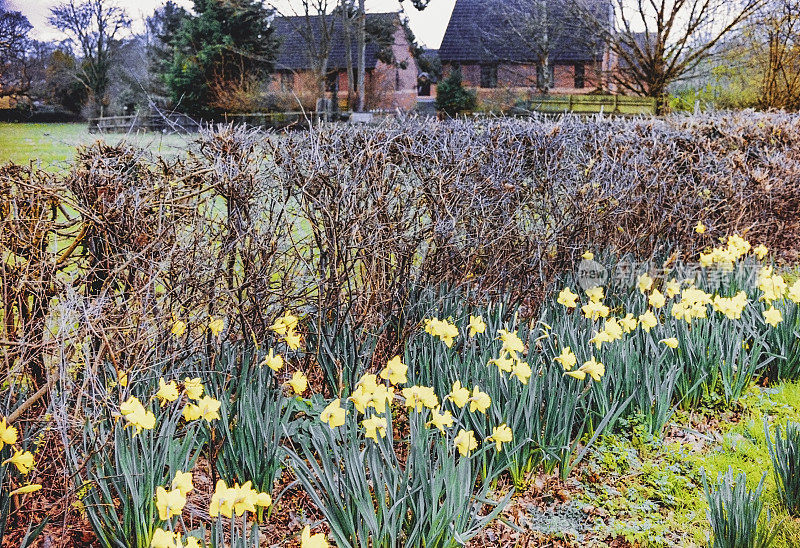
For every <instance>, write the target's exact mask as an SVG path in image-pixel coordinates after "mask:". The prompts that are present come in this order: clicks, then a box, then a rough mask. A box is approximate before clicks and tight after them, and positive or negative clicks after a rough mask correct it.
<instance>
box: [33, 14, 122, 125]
mask: <svg viewBox="0 0 800 548" xmlns="http://www.w3.org/2000/svg"><path fill="white" fill-rule="evenodd" d="M48 21H49V23H50V24H51V25H52V26H54V27H55V28H57V29H58V30H60V31H61V32H63V33H64V34H65V35H66V36H67V38H68V40H69V41H70V42H71V43H72V44H73V45H74V46H75V47H76V48H78V49H79V50H80V53H81V57H82V62H81V63H80V64H79V65H78V70H77V73H76V77H77V78H78V80H80V82H81V83H82V84H83V85H84V86H85V87H86V90H87V91H88V92H89V95H90V99H91V101H92V111H93V112H92V114H93V115H95V116H102V115H103V107H104V105H105V104H107V102H108V97H107V92H108V86H109V77H108V75H109V70H110V68H111V64H112V57H113V51H114V48H115V46H116V45H117V41H118V39H119V38H120V35H121V34H122V32H124V31H125V30H126V29H128V28H130V25H131V20H130V18H129V17H128V15H127V13H126V12H125V10H124V9H123V8H121V7H119V6H116V5H114V4H113V3H111V2H110V1H109V0H84V1H83V2H80V3H77V2H76V0H68V1H67V2H64V3H62V4H59V5H57V6H55V7H54V8H52V9H51V10H50V17H49V18H48Z"/></svg>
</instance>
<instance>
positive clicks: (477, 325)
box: [469, 315, 486, 337]
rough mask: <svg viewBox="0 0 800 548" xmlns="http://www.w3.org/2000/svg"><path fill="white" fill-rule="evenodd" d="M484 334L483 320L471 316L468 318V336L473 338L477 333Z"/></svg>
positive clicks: (484, 325) (484, 324)
mask: <svg viewBox="0 0 800 548" xmlns="http://www.w3.org/2000/svg"><path fill="white" fill-rule="evenodd" d="M485 332H486V323H485V322H484V321H483V318H482V317H480V316H472V315H470V317H469V336H470V337H474V336H475V335H477V334H478V333H485Z"/></svg>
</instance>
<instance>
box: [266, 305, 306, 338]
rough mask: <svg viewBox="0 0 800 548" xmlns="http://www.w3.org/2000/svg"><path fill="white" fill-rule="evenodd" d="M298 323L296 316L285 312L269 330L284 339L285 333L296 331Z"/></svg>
mask: <svg viewBox="0 0 800 548" xmlns="http://www.w3.org/2000/svg"><path fill="white" fill-rule="evenodd" d="M298 323H299V320H298V318H297V316H294V315H292V314H290V313H289V312H288V311H287V312H285V313H284V314H283V316H281V317H280V318H278V319H277V320H275V323H273V324H272V325H271V326H270V329H271V330H272V331H274V332H275V333H277V334H278V335H280V336H281V337H285V336H286V335H287V333H289V332H290V331H294V330H295V329H297V324H298Z"/></svg>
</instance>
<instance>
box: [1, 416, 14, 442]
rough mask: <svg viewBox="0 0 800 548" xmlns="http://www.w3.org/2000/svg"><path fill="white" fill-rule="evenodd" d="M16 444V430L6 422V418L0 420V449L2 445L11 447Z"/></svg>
mask: <svg viewBox="0 0 800 548" xmlns="http://www.w3.org/2000/svg"><path fill="white" fill-rule="evenodd" d="M15 443H17V428H16V427H15V426H11V425H10V424H8V423H7V422H6V418H5V417H3V418H2V419H0V449H2V448H3V445H13V444H15Z"/></svg>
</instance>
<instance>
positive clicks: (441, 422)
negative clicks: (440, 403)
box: [425, 407, 453, 433]
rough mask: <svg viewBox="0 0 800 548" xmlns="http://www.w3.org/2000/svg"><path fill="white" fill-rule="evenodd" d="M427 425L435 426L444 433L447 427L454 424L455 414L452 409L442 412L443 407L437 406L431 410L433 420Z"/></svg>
mask: <svg viewBox="0 0 800 548" xmlns="http://www.w3.org/2000/svg"><path fill="white" fill-rule="evenodd" d="M425 426H427V427H429V428H430V427H431V426H434V427H436V428H437V429H438V430H439V431H440V432H442V433H444V429H445V428H449V427H451V426H453V414H452V413H451V412H450V411H444V412H441V409H439V408H438V407H437V408H436V409H434V410H432V411H431V420H430V421H428V423H427V424H426V425H425Z"/></svg>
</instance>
